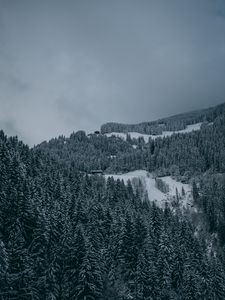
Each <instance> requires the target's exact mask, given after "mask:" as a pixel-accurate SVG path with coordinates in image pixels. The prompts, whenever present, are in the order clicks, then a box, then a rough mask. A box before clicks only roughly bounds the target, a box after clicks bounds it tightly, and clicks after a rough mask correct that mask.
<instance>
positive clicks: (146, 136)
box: [106, 123, 202, 143]
mask: <svg viewBox="0 0 225 300" xmlns="http://www.w3.org/2000/svg"><path fill="white" fill-rule="evenodd" d="M201 125H202V123H196V124H192V125H188V126H187V127H186V128H185V129H183V130H179V131H163V133H162V134H160V135H150V134H142V133H138V132H128V134H129V135H130V137H131V138H132V139H133V138H136V139H137V138H139V137H143V138H144V140H145V142H146V143H147V142H148V140H149V138H152V139H154V140H155V139H157V138H163V137H168V136H171V135H173V134H176V133H188V132H192V131H196V130H200V128H201ZM106 136H108V137H110V136H117V137H120V138H122V139H126V136H127V134H126V133H123V132H111V133H106Z"/></svg>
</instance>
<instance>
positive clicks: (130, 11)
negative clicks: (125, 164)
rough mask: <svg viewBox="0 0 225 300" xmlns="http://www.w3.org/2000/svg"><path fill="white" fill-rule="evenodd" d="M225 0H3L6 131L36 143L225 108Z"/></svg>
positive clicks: (0, 74)
mask: <svg viewBox="0 0 225 300" xmlns="http://www.w3.org/2000/svg"><path fill="white" fill-rule="evenodd" d="M224 79H225V2H224V1H223V0H221V1H220V0H198V1H196V0H171V1H167V0H150V1H147V0H142V1H138V0H129V1H128V0H122V1H119V0H115V1H109V0H104V1H103V0H95V1H91V0H86V1H81V0H78V1H72V0H71V1H70V0H65V1H57V0H54V1H53V0H52V1H50V0H47V1H34V0H33V1H28V0H21V1H8V0H0V105H1V110H0V125H1V127H2V128H3V129H4V130H6V132H7V133H9V134H18V135H19V137H21V138H23V139H24V141H25V142H27V143H29V144H30V145H32V144H33V143H38V142H41V141H42V140H43V139H49V138H51V137H53V136H56V135H59V134H65V135H68V134H70V133H71V132H72V131H75V130H78V129H84V130H87V131H90V130H95V129H97V128H99V126H100V125H101V124H102V123H103V122H107V121H118V122H129V123H135V122H140V121H145V120H152V119H156V118H159V117H163V116H166V115H170V114H174V113H179V112H183V111H187V110H191V109H198V108H203V107H207V106H210V105H214V104H217V103H221V102H223V101H224V100H225V99H224V98H225V97H224V96H225V85H224Z"/></svg>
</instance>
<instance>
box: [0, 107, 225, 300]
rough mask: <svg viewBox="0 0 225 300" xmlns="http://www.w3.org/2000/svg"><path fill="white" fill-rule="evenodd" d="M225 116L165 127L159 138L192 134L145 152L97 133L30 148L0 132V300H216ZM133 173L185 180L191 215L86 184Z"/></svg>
mask: <svg viewBox="0 0 225 300" xmlns="http://www.w3.org/2000/svg"><path fill="white" fill-rule="evenodd" d="M224 112H225V105H220V106H218V107H215V108H211V109H209V110H206V111H201V112H195V113H192V114H187V115H182V118H181V117H179V118H178V117H174V118H168V119H166V120H164V121H163V122H164V123H165V124H166V125H165V126H167V127H166V128H167V130H169V129H170V130H174V129H176V130H179V129H182V128H184V127H185V126H186V125H188V124H194V123H197V122H202V126H201V129H200V130H199V131H194V132H191V133H186V134H179V133H178V134H174V135H172V136H171V137H166V138H158V139H155V140H153V139H149V142H148V143H145V141H144V140H143V138H138V139H131V138H130V136H129V134H127V138H126V140H123V139H121V138H118V137H115V136H112V137H107V136H106V135H104V134H103V133H104V130H105V132H109V128H110V131H111V132H113V131H114V130H115V126H114V127H113V128H111V127H110V126H108V127H107V129H104V128H105V127H103V129H102V133H93V134H90V135H86V133H85V132H83V131H78V132H76V133H72V134H71V135H70V137H68V138H66V137H64V136H60V137H58V138H54V139H52V140H50V141H49V142H43V143H41V144H40V145H37V146H35V147H33V148H29V147H28V146H27V145H25V144H24V143H23V142H21V141H19V140H18V139H17V137H7V136H6V135H5V133H4V132H3V131H1V132H0V299H1V300H11V299H12V300H17V299H18V300H36V299H37V300H45V299H46V300H61V299H62V300H72V299H76V300H94V299H96V300H97V299H99V300H128V299H134V300H157V299H158V300H161V299H162V300H167V299H168V300H192V299H196V300H199V299H202V300H206V299H207V300H208V299H209V300H216V299H219V300H220V299H221V300H222V299H225V175H224V174H225V114H224ZM159 123H162V121H161V120H160V121H159ZM143 124H144V123H143ZM118 126H119V125H118ZM124 126H126V125H124ZM143 126H145V125H143ZM153 126H154V128H156V127H157V126H156V123H154V124H153ZM139 127H140V125H139ZM126 130H127V128H126ZM149 130H150V129H149ZM128 131H129V130H128ZM128 131H127V132H128ZM136 131H138V132H144V133H152V131H148V130H146V129H144V127H143V128H142V129H140V128H139V130H136ZM134 146H135V147H134ZM138 169H144V170H147V171H148V172H154V173H155V174H157V175H158V176H165V175H171V176H174V177H175V178H176V179H177V180H179V181H183V182H187V183H190V184H191V185H192V193H193V199H194V209H193V210H188V209H185V210H184V209H181V207H179V206H177V207H171V206H170V205H169V204H166V205H165V208H160V207H158V206H157V205H156V204H155V202H153V201H151V200H152V199H148V197H147V196H146V197H144V198H143V195H142V194H141V189H140V188H135V187H134V186H133V185H132V183H131V182H130V181H128V183H127V184H125V183H124V181H122V180H115V179H114V178H113V177H109V178H108V179H105V177H104V176H102V175H91V171H92V170H102V172H104V173H106V174H107V173H108V174H111V173H115V174H116V173H124V172H128V171H132V170H138ZM158 184H159V183H158Z"/></svg>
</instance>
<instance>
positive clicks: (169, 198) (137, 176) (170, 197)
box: [104, 170, 193, 208]
mask: <svg viewBox="0 0 225 300" xmlns="http://www.w3.org/2000/svg"><path fill="white" fill-rule="evenodd" d="M104 176H105V178H106V179H107V178H109V177H113V178H114V179H115V180H117V179H120V180H123V181H124V183H125V184H127V182H128V180H130V181H131V183H132V185H133V186H135V184H137V182H136V181H137V180H140V181H141V183H142V186H143V188H144V189H145V191H146V192H147V194H148V198H149V200H150V201H155V203H156V204H157V205H158V206H159V207H162V208H163V207H164V206H165V203H166V202H168V203H172V202H174V201H179V205H180V206H181V207H183V208H187V207H191V206H192V204H193V198H192V191H191V186H190V185H189V184H185V183H181V182H178V181H176V180H174V179H173V178H172V177H170V176H165V177H154V176H153V175H152V174H151V173H148V172H147V171H145V170H137V171H133V172H129V173H125V174H109V175H104ZM160 186H161V188H160Z"/></svg>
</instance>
